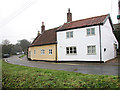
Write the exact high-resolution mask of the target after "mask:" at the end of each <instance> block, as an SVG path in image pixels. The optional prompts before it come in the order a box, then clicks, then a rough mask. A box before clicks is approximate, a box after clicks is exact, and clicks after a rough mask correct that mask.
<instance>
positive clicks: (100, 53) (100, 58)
mask: <svg viewBox="0 0 120 90" xmlns="http://www.w3.org/2000/svg"><path fill="white" fill-rule="evenodd" d="M99 39H100V61H102V48H101V27H100V25H99Z"/></svg>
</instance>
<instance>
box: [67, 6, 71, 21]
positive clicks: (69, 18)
mask: <svg viewBox="0 0 120 90" xmlns="http://www.w3.org/2000/svg"><path fill="white" fill-rule="evenodd" d="M71 21H72V13H71V12H70V8H69V9H68V13H67V22H71Z"/></svg>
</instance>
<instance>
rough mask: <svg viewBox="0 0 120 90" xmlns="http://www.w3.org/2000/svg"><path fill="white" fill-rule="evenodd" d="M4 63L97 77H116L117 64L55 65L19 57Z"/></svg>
mask: <svg viewBox="0 0 120 90" xmlns="http://www.w3.org/2000/svg"><path fill="white" fill-rule="evenodd" d="M6 61H7V62H8V63H11V64H17V65H23V66H29V67H37V68H45V69H54V70H64V71H72V72H79V73H84V74H97V75H118V70H119V69H118V64H117V63H114V64H111V63H110V64H109V63H87V62H84V63H83V62H77V63H75V62H73V63H55V62H44V61H29V60H27V58H26V57H23V58H22V59H21V58H19V56H12V57H10V58H7V59H6Z"/></svg>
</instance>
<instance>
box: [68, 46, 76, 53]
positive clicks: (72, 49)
mask: <svg viewBox="0 0 120 90" xmlns="http://www.w3.org/2000/svg"><path fill="white" fill-rule="evenodd" d="M76 53H77V49H76V47H66V54H76Z"/></svg>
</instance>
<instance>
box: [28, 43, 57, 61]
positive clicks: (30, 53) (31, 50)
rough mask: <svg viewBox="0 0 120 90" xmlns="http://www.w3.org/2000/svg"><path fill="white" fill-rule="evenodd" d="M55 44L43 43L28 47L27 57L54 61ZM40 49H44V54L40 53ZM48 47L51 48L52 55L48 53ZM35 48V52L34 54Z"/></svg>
mask: <svg viewBox="0 0 120 90" xmlns="http://www.w3.org/2000/svg"><path fill="white" fill-rule="evenodd" d="M56 48H57V45H56V44H52V45H44V46H34V47H29V49H28V58H30V59H31V60H47V61H56V57H57V56H56V52H57V51H56ZM41 49H44V50H45V54H44V55H41ZM49 49H52V55H49ZM34 50H35V54H34Z"/></svg>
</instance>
